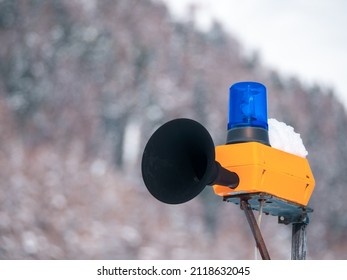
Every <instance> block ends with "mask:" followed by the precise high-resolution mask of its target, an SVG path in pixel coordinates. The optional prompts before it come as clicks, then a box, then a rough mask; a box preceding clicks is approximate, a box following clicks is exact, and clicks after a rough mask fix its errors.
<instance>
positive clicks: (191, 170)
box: [141, 119, 239, 204]
mask: <svg viewBox="0 0 347 280" xmlns="http://www.w3.org/2000/svg"><path fill="white" fill-rule="evenodd" d="M141 169H142V177H143V181H144V183H145V185H146V187H147V189H148V190H149V192H150V193H151V194H152V195H153V196H154V197H155V198H157V199H158V200H160V201H162V202H165V203H169V204H179V203H184V202H187V201H189V200H191V199H192V198H194V197H195V196H197V195H198V194H199V193H200V192H201V191H202V190H203V189H204V188H205V186H206V185H212V184H218V185H224V186H229V187H231V188H236V187H237V185H238V183H239V177H238V175H237V174H236V173H234V172H231V171H229V170H227V169H225V168H223V167H222V166H221V165H220V164H219V163H218V162H217V161H215V147H214V143H213V140H212V138H211V136H210V134H209V132H208V131H207V130H206V128H205V127H203V126H202V125H201V124H200V123H198V122H196V121H193V120H190V119H175V120H172V121H169V122H167V123H165V124H164V125H162V126H161V127H159V128H158V129H157V130H156V131H155V132H154V134H153V135H152V136H151V138H150V139H149V141H148V143H147V145H146V147H145V149H144V152H143V156H142V166H141Z"/></svg>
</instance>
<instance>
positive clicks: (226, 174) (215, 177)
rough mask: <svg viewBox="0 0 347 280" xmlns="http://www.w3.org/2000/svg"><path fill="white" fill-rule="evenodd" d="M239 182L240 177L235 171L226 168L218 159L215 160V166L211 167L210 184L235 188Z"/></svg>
mask: <svg viewBox="0 0 347 280" xmlns="http://www.w3.org/2000/svg"><path fill="white" fill-rule="evenodd" d="M239 182H240V178H239V176H238V175H237V174H236V173H235V172H232V171H229V170H228V169H225V168H224V167H222V166H221V164H220V163H219V162H218V161H215V164H214V167H213V168H212V169H211V174H210V182H209V183H208V185H222V186H226V187H229V188H232V189H235V188H236V187H237V186H238V185H239Z"/></svg>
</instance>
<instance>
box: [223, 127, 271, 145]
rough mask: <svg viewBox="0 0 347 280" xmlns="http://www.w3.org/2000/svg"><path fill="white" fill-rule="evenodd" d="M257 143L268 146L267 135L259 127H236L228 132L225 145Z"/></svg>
mask: <svg viewBox="0 0 347 280" xmlns="http://www.w3.org/2000/svg"><path fill="white" fill-rule="evenodd" d="M244 142H259V143H262V144H265V145H268V146H270V142H269V133H268V131H267V130H266V129H264V128H260V127H237V128H232V129H229V130H228V136H227V144H236V143H244Z"/></svg>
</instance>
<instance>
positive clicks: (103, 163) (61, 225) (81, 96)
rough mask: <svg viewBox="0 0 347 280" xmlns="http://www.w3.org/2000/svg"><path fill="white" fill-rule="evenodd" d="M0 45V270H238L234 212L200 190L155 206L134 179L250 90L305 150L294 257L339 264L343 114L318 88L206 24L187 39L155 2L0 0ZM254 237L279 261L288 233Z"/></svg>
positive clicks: (346, 234)
mask: <svg viewBox="0 0 347 280" xmlns="http://www.w3.org/2000/svg"><path fill="white" fill-rule="evenodd" d="M0 40H1V41H0V42H1V44H0V178H1V184H0V258H1V259H252V258H253V257H254V240H253V236H252V234H251V231H250V229H249V226H248V224H247V221H246V218H245V216H244V214H243V213H242V211H241V210H240V209H239V207H238V206H237V205H234V204H231V203H225V202H223V201H222V199H221V198H220V197H217V196H216V195H214V193H213V191H212V189H211V188H205V190H204V191H203V193H201V194H200V195H199V196H198V197H197V198H195V199H193V200H192V201H190V202H188V203H185V204H181V205H174V206H173V205H166V204H163V203H160V202H159V201H157V200H156V199H154V198H153V197H152V196H151V195H150V194H149V193H148V191H147V189H146V188H145V186H144V184H143V181H142V178H141V168H140V165H141V157H142V152H143V149H144V146H145V144H146V143H147V141H148V139H149V137H150V136H151V134H152V133H153V132H154V131H155V129H156V128H158V127H159V126H160V125H162V124H163V123H165V122H167V121H169V120H171V119H174V118H179V117H188V118H192V119H194V120H197V121H199V122H200V123H202V124H204V125H205V126H206V128H207V129H208V130H209V131H210V133H211V135H212V137H213V139H214V142H215V144H216V145H221V144H224V143H225V140H226V128H227V110H228V108H227V100H228V90H229V87H230V85H231V84H233V83H235V82H238V81H258V82H261V83H263V84H264V85H266V87H267V90H268V110H269V113H268V114H269V117H274V118H276V119H278V120H280V121H283V122H285V123H287V124H289V125H291V126H293V127H294V128H295V131H296V132H298V133H300V134H301V137H302V139H303V142H304V144H305V147H306V149H307V151H308V153H309V154H308V160H309V162H310V165H311V168H312V171H313V174H314V176H315V180H316V188H315V191H314V193H313V196H312V198H311V201H310V206H311V207H312V208H313V209H314V212H313V213H312V215H311V216H310V224H309V226H308V229H307V238H308V255H307V258H308V259H345V258H347V216H346V213H344V211H345V210H346V211H347V204H346V203H344V202H345V199H346V198H347V188H346V182H347V172H346V170H347V169H346V167H347V145H346V138H347V115H346V110H345V108H344V106H343V105H342V104H341V103H340V102H339V101H338V100H337V98H336V97H335V93H334V90H333V89H330V88H326V87H322V86H320V85H319V84H304V83H303V82H301V81H300V77H286V76H283V75H282V74H281V73H279V72H278V71H276V69H270V68H269V67H267V66H266V65H264V64H263V63H262V61H261V56H260V55H258V54H257V52H256V51H255V52H254V53H251V54H247V55H245V54H244V52H243V48H242V42H238V41H237V40H236V39H235V38H234V37H233V35H232V34H229V33H227V32H226V31H225V29H224V28H223V26H222V25H221V24H220V23H218V22H215V23H214V24H213V25H212V27H211V29H210V30H209V31H201V30H199V29H198V28H197V27H196V26H195V23H194V10H193V9H192V12H191V18H190V19H187V20H186V21H180V22H178V21H176V20H174V19H173V17H172V16H171V15H170V12H169V11H168V9H167V8H166V7H165V5H164V4H163V3H161V2H160V1H151V0H141V1H140V0H116V1H112V0H103V1H83V0H73V1H71V0H45V1H44V0H2V1H0ZM317 67H318V66H317ZM279 187H280V186H279ZM255 214H257V213H255ZM261 230H262V233H263V236H264V240H265V242H266V244H267V246H268V249H269V253H270V256H271V257H272V258H273V259H290V248H291V226H288V225H287V226H286V225H281V224H278V221H277V218H276V217H272V216H265V217H263V222H262V225H261Z"/></svg>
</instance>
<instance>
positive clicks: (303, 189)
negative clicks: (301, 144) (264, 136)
mask: <svg viewBox="0 0 347 280" xmlns="http://www.w3.org/2000/svg"><path fill="white" fill-rule="evenodd" d="M215 150H216V161H218V162H219V163H220V164H221V165H222V166H223V167H224V168H226V169H228V170H230V171H233V172H236V173H237V174H238V176H239V178H240V183H239V185H238V186H237V187H236V188H235V189H231V188H228V187H225V186H220V185H214V186H213V188H214V192H215V193H216V194H217V195H219V196H222V197H223V198H224V200H226V201H229V202H233V203H236V204H239V201H240V198H241V197H242V198H243V199H244V198H246V199H248V200H249V203H250V204H251V206H252V208H253V209H255V210H258V209H259V201H264V208H263V211H264V212H265V213H267V214H271V215H275V216H283V217H287V218H290V219H292V218H293V216H295V215H300V213H302V211H308V212H310V211H312V209H310V208H308V207H306V206H307V204H308V202H309V200H310V197H311V194H312V192H313V189H314V186H315V180H314V177H313V174H312V171H311V169H310V165H309V163H308V160H307V159H305V158H302V157H299V156H296V155H294V154H290V153H287V152H284V151H281V150H278V149H275V148H272V147H270V146H267V145H264V144H261V143H258V142H246V143H237V144H229V145H222V146H217V147H216V149H215Z"/></svg>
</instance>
